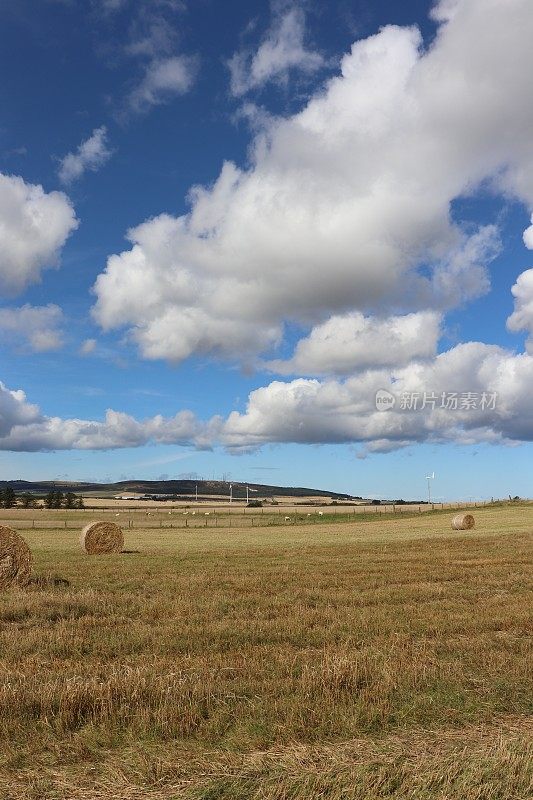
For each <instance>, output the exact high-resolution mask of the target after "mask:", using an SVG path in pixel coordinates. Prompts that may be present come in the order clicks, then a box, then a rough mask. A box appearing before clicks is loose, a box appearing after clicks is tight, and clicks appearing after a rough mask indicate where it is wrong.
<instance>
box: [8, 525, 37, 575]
mask: <svg viewBox="0 0 533 800" xmlns="http://www.w3.org/2000/svg"><path fill="white" fill-rule="evenodd" d="M32 562H33V559H32V556H31V550H30V548H29V547H28V545H27V544H26V542H25V541H24V539H23V538H22V536H19V534H18V533H17V532H16V531H14V530H13V529H12V528H6V527H4V526H3V525H0V589H7V588H9V587H10V586H26V584H27V583H28V582H29V580H30V576H31V567H32Z"/></svg>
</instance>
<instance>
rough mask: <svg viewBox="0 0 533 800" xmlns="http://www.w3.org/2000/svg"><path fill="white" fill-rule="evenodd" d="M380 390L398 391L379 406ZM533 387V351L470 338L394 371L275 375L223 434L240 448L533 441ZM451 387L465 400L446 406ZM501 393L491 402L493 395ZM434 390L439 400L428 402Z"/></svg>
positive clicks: (227, 422) (231, 419)
mask: <svg viewBox="0 0 533 800" xmlns="http://www.w3.org/2000/svg"><path fill="white" fill-rule="evenodd" d="M379 390H386V391H389V392H391V393H393V394H394V395H395V397H396V398H397V400H396V406H395V407H394V408H393V409H390V410H387V411H380V410H378V409H377V408H376V402H375V399H376V393H377V392H378V391H379ZM532 392H533V358H532V357H531V356H529V355H527V354H522V355H514V354H512V353H509V352H508V351H506V350H503V349H502V348H499V347H496V346H493V345H485V344H481V343H478V342H470V343H466V344H462V345H459V346H457V347H455V348H453V349H451V350H449V351H448V352H446V353H442V354H441V355H439V356H438V357H437V358H436V359H434V360H432V361H429V362H428V361H426V362H414V363H412V364H410V365H408V366H406V367H404V368H402V369H398V370H394V371H390V370H384V369H381V370H371V371H368V372H365V373H362V374H361V375H358V376H355V377H351V378H349V379H347V380H345V381H343V382H340V381H336V380H327V381H323V382H321V381H318V380H316V379H315V380H309V379H304V378H299V379H297V380H294V381H291V382H290V383H284V382H281V381H274V382H272V383H271V384H270V385H268V386H265V387H263V388H261V389H257V390H256V391H254V392H252V393H251V394H250V397H249V401H248V405H247V408H246V411H245V412H244V413H238V412H233V413H232V414H230V415H229V417H228V418H227V420H225V422H224V423H223V425H222V426H221V428H220V430H219V431H218V436H219V438H220V441H222V442H223V443H224V444H225V445H226V446H227V447H229V448H236V449H246V448H250V447H259V446H261V445H263V444H266V443H270V442H299V443H308V444H310V443H332V442H333V443H335V442H358V443H366V444H367V449H369V450H371V451H389V450H392V449H395V448H397V447H401V446H405V445H407V444H413V443H416V442H422V441H429V442H446V441H449V442H452V441H453V442H460V443H465V444H466V443H474V442H491V443H496V442H507V443H511V442H515V441H524V440H527V441H531V440H533V404H532V403H531V394H532ZM404 393H405V396H407V397H411V396H412V393H416V394H417V398H418V399H417V405H418V408H417V409H413V410H407V409H402V408H401V398H402V395H403V394H404ZM424 393H426V394H427V397H426V405H425V408H423V405H424ZM451 393H456V394H457V401H458V408H457V409H454V408H441V407H440V406H441V404H442V396H443V394H444V395H445V401H446V402H447V401H448V397H449V395H450V394H451ZM466 393H472V395H474V396H475V400H476V404H477V407H476V408H466V407H464V408H463V407H462V404H463V402H465V401H464V399H463V395H465V394H466ZM483 393H485V394H486V395H487V398H486V402H485V403H484V405H485V407H484V408H482V405H483V402H482V396H483ZM494 394H495V395H496V401H495V408H492V405H491V402H489V400H490V397H492V396H493V395H494ZM433 395H434V398H435V408H433V406H432V405H431V403H428V402H427V400H428V399H431V398H432V397H433Z"/></svg>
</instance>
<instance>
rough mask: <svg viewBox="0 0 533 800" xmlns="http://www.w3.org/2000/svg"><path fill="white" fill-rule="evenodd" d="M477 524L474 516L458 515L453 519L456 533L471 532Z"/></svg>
mask: <svg viewBox="0 0 533 800" xmlns="http://www.w3.org/2000/svg"><path fill="white" fill-rule="evenodd" d="M475 524H476V521H475V519H474V517H473V516H472V514H456V515H455V517H454V518H453V519H452V528H453V529H454V531H469V530H471V529H472V528H473V527H474V526H475Z"/></svg>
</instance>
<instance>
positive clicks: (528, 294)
mask: <svg viewBox="0 0 533 800" xmlns="http://www.w3.org/2000/svg"><path fill="white" fill-rule="evenodd" d="M511 291H512V293H513V295H514V299H515V302H514V306H515V307H514V311H513V313H512V314H511V316H510V317H509V319H508V320H507V327H508V328H509V330H510V331H513V332H515V333H517V332H518V331H527V332H528V333H529V334H530V338H529V339H528V340H527V342H526V348H527V350H528V352H529V353H531V354H533V269H528V270H526V271H525V272H522V274H521V275H519V276H518V278H517V280H516V283H515V285H514V286H513V288H512V289H511Z"/></svg>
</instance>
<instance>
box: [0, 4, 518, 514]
mask: <svg viewBox="0 0 533 800" xmlns="http://www.w3.org/2000/svg"><path fill="white" fill-rule="evenodd" d="M532 17H533V15H532V14H531V10H530V8H528V3H527V2H526V0H468V1H467V0H441V2H439V3H437V4H434V3H432V2H414V0H412V1H410V0H407V1H406V2H404V3H392V2H372V3H369V2H362V1H361V2H352V1H351V0H332V2H329V3H327V4H325V3H318V2H315V1H314V0H307V1H306V2H303V1H302V2H284V0H272V2H267V1H266V0H265V2H246V3H245V2H240V1H239V2H238V1H236V2H232V3H217V2H215V0H195V2H192V0H189V1H188V2H187V0H183V2H182V0H150V1H149V0H92V2H88V0H85V1H84V2H82V1H81V0H46V2H42V1H41V0H19V1H18V2H17V3H16V4H15V3H12V2H9V1H8V0H0V74H1V75H2V79H1V80H0V357H1V366H2V369H1V372H0V380H1V382H2V389H1V391H0V478H3V479H8V478H26V479H40V478H41V479H42V478H50V479H53V478H60V477H61V478H69V479H73V480H77V479H79V480H85V479H92V480H98V479H99V480H109V479H113V480H117V479H125V478H129V477H145V478H158V477H160V476H168V477H171V478H174V477H180V476H184V475H189V474H197V475H199V476H202V477H206V478H207V477H216V478H220V477H221V476H222V475H229V476H231V478H232V479H233V480H243V481H256V482H266V483H268V482H270V483H276V484H289V485H306V486H316V487H326V488H329V489H332V490H338V491H347V492H351V493H353V494H357V495H365V496H376V497H380V496H381V497H393V498H399V497H417V496H424V493H425V481H424V476H425V474H427V472H428V471H433V470H434V471H435V473H436V476H437V477H436V479H435V486H434V494H435V496H436V497H438V498H442V499H451V498H469V497H475V498H487V497H488V498H490V497H491V496H506V495H507V494H512V495H515V494H520V495H523V496H527V495H530V494H531V490H530V483H531V480H530V478H531V468H530V466H529V464H530V461H531V459H530V456H531V441H532V440H533V414H532V411H531V403H530V402H529V397H530V392H531V391H532V389H533V358H532V357H531V356H530V354H529V349H528V348H530V345H529V339H530V338H531V336H532V332H533V273H532V272H531V270H530V267H531V266H532V263H531V253H530V252H529V250H530V249H531V248H532V247H533V231H532V230H530V228H529V226H530V224H531V223H530V217H531V211H532V206H533V144H532V143H531V137H530V135H529V131H530V130H531V124H533V103H532V102H531V101H532V99H533V98H532V97H531V94H532V89H531V87H530V82H529V78H528V75H530V74H531V68H532V67H533V56H532V54H531V52H530V49H531V48H530V47H529V42H530V41H531V34H532V33H533V18H532ZM193 187H196V188H193ZM532 352H533V350H532ZM380 389H384V390H387V391H390V392H391V393H392V394H393V395H394V397H395V398H396V403H395V406H394V408H391V409H389V410H387V411H378V410H377V409H376V404H375V396H376V391H378V390H380ZM424 393H426V394H428V395H429V394H432V393H435V394H437V395H438V396H439V398H445V397H449V396H450V395H451V394H454V393H455V394H456V395H458V397H459V405H458V408H456V409H454V408H446V407H444V400H443V401H442V402H443V406H442V407H437V408H432V407H431V406H430V405H424V403H423V397H424ZM466 393H471V394H472V395H473V396H475V406H476V407H475V408H466V406H462V405H461V397H462V396H464V395H465V394H466ZM413 394H415V395H417V398H418V401H417V402H418V403H419V405H421V406H422V407H417V408H414V409H406V408H402V401H401V398H402V397H403V398H404V403H403V404H404V405H405V398H406V397H407V396H410V395H413ZM484 394H485V395H487V396H490V397H492V398H494V401H493V407H489V408H485V407H481V406H482V405H483V403H482V402H481V397H482V396H483V395H484ZM109 410H111V412H110V411H109Z"/></svg>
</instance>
